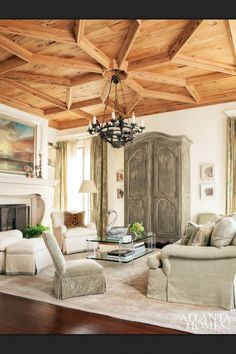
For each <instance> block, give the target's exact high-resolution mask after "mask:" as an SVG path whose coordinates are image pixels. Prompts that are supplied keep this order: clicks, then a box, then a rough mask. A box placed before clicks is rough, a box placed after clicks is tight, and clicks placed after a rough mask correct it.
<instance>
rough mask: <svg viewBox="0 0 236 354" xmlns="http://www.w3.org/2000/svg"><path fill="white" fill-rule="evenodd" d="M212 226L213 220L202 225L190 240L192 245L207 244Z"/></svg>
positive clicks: (213, 224)
mask: <svg viewBox="0 0 236 354" xmlns="http://www.w3.org/2000/svg"><path fill="white" fill-rule="evenodd" d="M214 226H215V223H213V222H209V223H207V224H205V225H202V226H201V227H200V229H199V230H198V232H197V234H196V236H195V238H194V239H193V241H192V246H208V245H209V244H210V240H211V234H212V231H213V228H214Z"/></svg>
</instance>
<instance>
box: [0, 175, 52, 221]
mask: <svg viewBox="0 0 236 354" xmlns="http://www.w3.org/2000/svg"><path fill="white" fill-rule="evenodd" d="M57 182H58V181H56V180H47V179H41V178H30V177H25V176H9V175H5V176H4V175H0V204H15V203H22V202H24V203H25V204H26V205H30V206H31V207H32V206H33V205H32V198H31V197H32V195H35V194H39V195H40V196H41V198H42V199H43V200H44V203H45V214H44V218H43V221H42V222H43V224H45V225H50V224H51V221H50V212H51V211H52V208H53V198H54V187H55V186H56V184H57ZM31 212H32V213H33V212H34V211H33V210H31Z"/></svg>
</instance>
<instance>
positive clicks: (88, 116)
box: [69, 108, 93, 121]
mask: <svg viewBox="0 0 236 354" xmlns="http://www.w3.org/2000/svg"><path fill="white" fill-rule="evenodd" d="M69 112H71V113H76V114H78V116H79V117H81V118H83V119H86V120H87V121H90V120H91V119H92V118H93V115H92V114H90V113H87V112H85V111H83V110H81V109H79V108H77V109H73V111H72V110H70V111H69Z"/></svg>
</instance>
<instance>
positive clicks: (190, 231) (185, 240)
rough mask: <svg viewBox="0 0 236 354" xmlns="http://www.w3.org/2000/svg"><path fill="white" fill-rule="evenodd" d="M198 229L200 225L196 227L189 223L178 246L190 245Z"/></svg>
mask: <svg viewBox="0 0 236 354" xmlns="http://www.w3.org/2000/svg"><path fill="white" fill-rule="evenodd" d="M199 229H200V225H197V224H195V223H193V222H192V221H189V222H188V225H187V227H186V230H185V232H184V235H183V237H182V238H181V241H180V244H181V245H184V246H187V245H189V242H190V243H192V241H193V240H194V238H195V236H196V234H197V232H198V230H199ZM190 240H191V241H190Z"/></svg>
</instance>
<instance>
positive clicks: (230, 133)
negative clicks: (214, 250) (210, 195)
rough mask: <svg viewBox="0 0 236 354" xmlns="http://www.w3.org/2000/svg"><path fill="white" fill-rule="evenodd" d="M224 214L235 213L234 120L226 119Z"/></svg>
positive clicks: (235, 139) (235, 128)
mask: <svg viewBox="0 0 236 354" xmlns="http://www.w3.org/2000/svg"><path fill="white" fill-rule="evenodd" d="M226 186H227V187H226V212H227V214H231V213H233V212H235V211H236V118H232V117H228V118H227V184H226Z"/></svg>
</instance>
